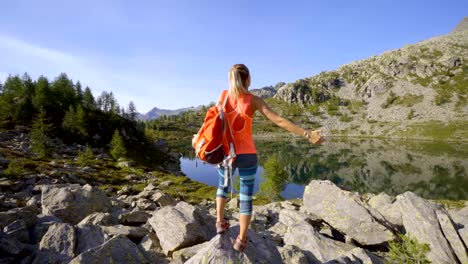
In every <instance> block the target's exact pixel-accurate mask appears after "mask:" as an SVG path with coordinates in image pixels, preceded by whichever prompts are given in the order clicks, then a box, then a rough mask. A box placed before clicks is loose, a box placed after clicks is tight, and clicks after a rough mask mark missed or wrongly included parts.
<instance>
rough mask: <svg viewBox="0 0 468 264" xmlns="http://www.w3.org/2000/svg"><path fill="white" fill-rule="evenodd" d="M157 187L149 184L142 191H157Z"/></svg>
mask: <svg viewBox="0 0 468 264" xmlns="http://www.w3.org/2000/svg"><path fill="white" fill-rule="evenodd" d="M157 189H158V187H156V186H155V185H154V184H153V183H150V184H148V185H146V187H145V188H144V189H143V191H155V190H157Z"/></svg>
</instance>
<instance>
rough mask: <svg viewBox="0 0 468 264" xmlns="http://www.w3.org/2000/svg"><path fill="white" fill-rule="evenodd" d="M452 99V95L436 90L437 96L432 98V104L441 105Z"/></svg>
mask: <svg viewBox="0 0 468 264" xmlns="http://www.w3.org/2000/svg"><path fill="white" fill-rule="evenodd" d="M451 98H452V93H451V92H450V91H448V90H442V89H438V90H437V95H436V96H435V97H434V103H435V104H436V105H443V104H446V103H449V102H450V99H451Z"/></svg>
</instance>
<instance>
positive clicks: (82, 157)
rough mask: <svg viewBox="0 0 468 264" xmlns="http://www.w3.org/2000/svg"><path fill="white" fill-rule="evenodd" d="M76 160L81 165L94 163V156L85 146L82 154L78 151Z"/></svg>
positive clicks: (87, 146) (88, 147)
mask: <svg viewBox="0 0 468 264" xmlns="http://www.w3.org/2000/svg"><path fill="white" fill-rule="evenodd" d="M77 160H78V163H80V164H83V165H84V164H89V163H91V162H93V161H94V154H93V151H92V150H91V147H90V146H89V145H86V150H85V151H84V152H82V151H81V150H78V156H77Z"/></svg>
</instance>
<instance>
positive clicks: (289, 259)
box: [278, 245, 309, 264]
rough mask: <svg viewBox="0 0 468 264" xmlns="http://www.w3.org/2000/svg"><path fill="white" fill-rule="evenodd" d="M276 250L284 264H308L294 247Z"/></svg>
mask: <svg viewBox="0 0 468 264" xmlns="http://www.w3.org/2000/svg"><path fill="white" fill-rule="evenodd" d="M278 250H279V252H280V254H281V259H282V260H283V262H284V263H295V264H309V261H308V260H307V256H306V255H305V254H304V252H302V250H301V249H300V248H298V247H296V246H293V245H285V246H284V247H280V248H278Z"/></svg>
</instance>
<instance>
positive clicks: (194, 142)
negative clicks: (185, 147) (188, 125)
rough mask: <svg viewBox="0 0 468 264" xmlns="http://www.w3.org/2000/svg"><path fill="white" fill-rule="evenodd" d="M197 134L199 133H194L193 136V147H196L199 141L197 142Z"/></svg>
mask: <svg viewBox="0 0 468 264" xmlns="http://www.w3.org/2000/svg"><path fill="white" fill-rule="evenodd" d="M197 136H198V134H195V135H193V138H192V147H193V148H195V144H196V143H197V142H196V139H197Z"/></svg>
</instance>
